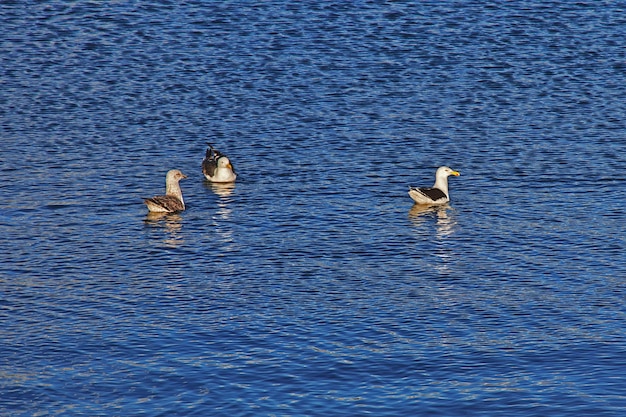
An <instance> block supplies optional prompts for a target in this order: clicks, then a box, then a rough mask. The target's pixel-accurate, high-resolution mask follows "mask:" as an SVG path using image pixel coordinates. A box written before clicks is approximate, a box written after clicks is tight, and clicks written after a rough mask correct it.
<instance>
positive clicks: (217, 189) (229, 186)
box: [204, 181, 235, 197]
mask: <svg viewBox="0 0 626 417" xmlns="http://www.w3.org/2000/svg"><path fill="white" fill-rule="evenodd" d="M204 184H205V186H207V187H208V188H210V189H211V190H212V191H213V192H214V193H215V194H217V195H218V196H220V197H230V195H231V194H232V193H233V191H234V190H235V183H234V182H230V183H224V184H220V183H216V182H209V181H205V182H204Z"/></svg>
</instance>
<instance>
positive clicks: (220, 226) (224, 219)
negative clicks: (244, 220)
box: [204, 181, 235, 244]
mask: <svg viewBox="0 0 626 417" xmlns="http://www.w3.org/2000/svg"><path fill="white" fill-rule="evenodd" d="M204 186H205V187H207V188H209V189H211V191H213V192H214V193H215V194H216V195H217V196H218V197H219V199H218V200H217V211H216V212H215V216H216V220H218V223H217V224H216V227H215V229H214V237H216V236H217V237H218V240H219V241H220V242H221V243H222V244H232V243H233V242H234V237H233V229H232V228H231V227H230V224H229V222H228V220H230V217H231V214H232V212H233V210H232V208H231V207H230V203H231V201H232V199H231V196H232V194H233V192H234V191H235V183H234V182H230V183H215V182H210V181H205V182H204Z"/></svg>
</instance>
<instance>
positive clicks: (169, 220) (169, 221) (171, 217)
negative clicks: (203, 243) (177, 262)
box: [144, 212, 184, 248]
mask: <svg viewBox="0 0 626 417" xmlns="http://www.w3.org/2000/svg"><path fill="white" fill-rule="evenodd" d="M182 220H183V218H182V216H181V215H180V214H178V213H154V212H149V213H148V214H147V215H146V218H145V220H144V222H145V224H146V225H149V226H152V227H159V228H162V229H163V230H164V231H165V232H166V235H165V239H163V242H164V243H165V244H166V245H167V246H169V247H172V248H175V247H178V246H180V245H182V244H183V243H184V239H183V237H182V235H181V233H180V232H181V229H182V227H183V224H182Z"/></svg>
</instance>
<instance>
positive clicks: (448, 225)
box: [409, 204, 456, 239]
mask: <svg viewBox="0 0 626 417" xmlns="http://www.w3.org/2000/svg"><path fill="white" fill-rule="evenodd" d="M453 210H454V209H453V208H452V207H450V206H448V205H447V204H446V205H444V206H423V205H420V204H414V205H413V207H411V210H409V219H410V220H411V222H412V223H413V225H414V226H416V227H422V226H423V224H424V222H425V221H426V220H427V219H429V218H431V217H432V216H431V215H434V216H435V217H436V218H437V222H436V224H435V225H436V227H437V230H436V237H437V238H438V239H443V238H446V237H449V236H451V235H452V234H453V233H454V229H455V226H456V220H455V218H454V216H453V215H452V214H453V213H452V212H453Z"/></svg>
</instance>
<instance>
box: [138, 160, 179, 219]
mask: <svg viewBox="0 0 626 417" xmlns="http://www.w3.org/2000/svg"><path fill="white" fill-rule="evenodd" d="M184 178H187V176H186V175H185V174H183V173H182V172H180V171H179V170H177V169H172V170H169V171H167V175H166V176H165V195H158V196H156V197H152V198H145V199H144V200H143V202H144V203H146V205H147V206H148V210H149V211H151V212H154V213H175V212H177V211H183V210H185V202H184V201H183V193H182V191H180V185H178V181H180V180H182V179H184Z"/></svg>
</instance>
